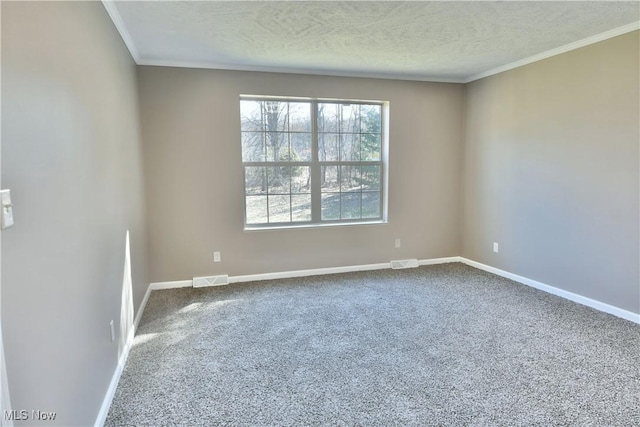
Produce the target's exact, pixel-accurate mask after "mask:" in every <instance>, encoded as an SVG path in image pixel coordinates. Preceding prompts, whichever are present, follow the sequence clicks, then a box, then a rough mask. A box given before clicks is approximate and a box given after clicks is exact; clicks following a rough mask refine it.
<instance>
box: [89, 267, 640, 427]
mask: <svg viewBox="0 0 640 427" xmlns="http://www.w3.org/2000/svg"><path fill="white" fill-rule="evenodd" d="M453 262H462V263H464V264H467V265H469V266H471V267H474V268H478V269H480V270H484V271H487V272H489V273H493V274H496V275H498V276H502V277H505V278H507V279H511V280H513V281H515V282H518V283H521V284H523V285H527V286H531V287H533V288H536V289H540V290H542V291H544V292H547V293H550V294H553V295H557V296H559V297H562V298H565V299H568V300H570V301H573V302H576V303H578V304H582V305H586V306H588V307H591V308H594V309H596V310H599V311H603V312H605V313H609V314H613V315H614V316H617V317H620V318H622V319H626V320H629V321H631V322H634V323H638V324H640V314H637V313H633V312H631V311H627V310H624V309H621V308H618V307H614V306H612V305H609V304H605V303H603V302H600V301H596V300H594V299H591V298H587V297H584V296H582V295H578V294H574V293H573V292H569V291H565V290H563V289H559V288H556V287H554V286H550V285H547V284H545V283H542V282H538V281H536V280H533V279H529V278H526V277H523V276H519V275H517V274H513V273H509V272H508V271H504V270H500V269H498V268H495V267H491V266H489V265H486V264H482V263H479V262H477V261H472V260H470V259H467V258H464V257H460V256H454V257H446V258H432V259H424V260H419V261H418V264H419V265H421V266H422V265H436V264H446V263H453ZM390 268H391V263H387V262H385V263H379V264H365V265H352V266H344V267H328V268H316V269H309V270H294V271H281V272H276V273H262V274H249V275H244V276H230V277H229V283H241V282H252V281H259V280H274V279H289V278H294V277H307V276H318V275H324V274H337V273H350V272H356V271H371V270H384V269H390ZM192 284H193V282H192V280H178V281H172V282H156V283H151V284H149V286H148V288H147V291H146V292H145V295H144V298H143V300H142V303H141V304H140V308H139V309H138V313H137V314H136V318H135V321H134V328H133V331H132V333H131V334H130V336H129V338H128V339H127V345H126V346H125V349H124V351H123V352H122V354H121V355H120V358H119V360H118V366H117V367H116V370H115V372H114V373H113V378H112V379H111V383H110V384H109V389H108V390H107V393H106V395H105V399H104V402H103V404H102V407H101V408H100V412H99V413H98V417H97V419H96V423H95V425H96V426H102V425H103V424H104V422H105V420H106V418H107V414H108V413H109V407H110V406H111V401H112V400H113V396H114V394H115V392H116V388H117V386H118V381H119V380H120V375H122V370H123V369H124V365H125V363H126V361H127V356H128V355H129V350H130V349H131V344H132V343H133V336H134V334H135V331H136V330H137V328H138V324H139V323H140V318H141V317H142V313H143V312H144V308H145V307H146V305H147V301H148V300H149V295H150V294H151V291H152V290H161V289H175V288H188V287H191V286H192Z"/></svg>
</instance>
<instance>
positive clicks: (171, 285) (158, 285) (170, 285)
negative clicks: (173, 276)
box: [149, 280, 193, 291]
mask: <svg viewBox="0 0 640 427" xmlns="http://www.w3.org/2000/svg"><path fill="white" fill-rule="evenodd" d="M191 286H193V280H176V281H173V282H155V283H151V284H150V285H149V289H150V290H152V291H157V290H160V289H176V288H190V287H191Z"/></svg>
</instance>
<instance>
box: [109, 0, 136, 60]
mask: <svg viewBox="0 0 640 427" xmlns="http://www.w3.org/2000/svg"><path fill="white" fill-rule="evenodd" d="M101 1H102V5H103V6H104V8H105V10H106V11H107V14H108V15H109V17H110V18H111V21H112V22H113V25H115V27H116V29H117V30H118V33H120V37H121V38H122V41H123V42H124V44H125V45H126V46H127V49H129V53H130V54H131V57H132V58H133V60H134V62H135V63H136V64H139V63H140V54H139V53H138V49H137V48H136V45H135V44H134V43H133V39H132V38H131V34H129V31H128V30H127V27H126V25H125V24H124V21H123V20H122V17H121V16H120V12H118V8H117V7H116V5H115V3H114V2H113V0H101Z"/></svg>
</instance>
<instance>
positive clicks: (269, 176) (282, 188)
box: [240, 99, 384, 225]
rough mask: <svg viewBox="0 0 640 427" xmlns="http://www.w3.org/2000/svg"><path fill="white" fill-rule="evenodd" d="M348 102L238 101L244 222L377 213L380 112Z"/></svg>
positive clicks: (372, 215)
mask: <svg viewBox="0 0 640 427" xmlns="http://www.w3.org/2000/svg"><path fill="white" fill-rule="evenodd" d="M348 102H350V101H346V102H345V101H312V100H309V101H307V100H286V99H254V100H249V99H241V100H240V116H241V117H240V119H241V144H242V147H241V148H242V161H243V162H244V164H245V165H244V177H245V180H244V186H245V208H246V223H247V225H251V224H257V225H260V224H276V223H277V224H286V223H291V222H297V223H302V222H312V221H313V220H312V218H316V217H315V215H319V216H320V218H319V219H317V220H318V221H349V220H359V219H363V218H368V219H379V218H381V217H382V207H381V205H380V203H381V200H382V195H383V194H382V170H383V166H384V165H383V164H382V161H381V158H382V148H383V147H382V132H381V129H382V126H383V125H384V123H382V111H383V109H382V106H381V105H375V104H372V105H367V104H361V103H359V102H358V101H353V102H354V103H353V104H351V103H348ZM316 107H317V110H316V111H314V108H316ZM312 118H315V119H316V120H317V122H316V123H312V122H311V120H312ZM314 131H315V132H317V133H316V134H314V133H313V132H314ZM316 143H317V146H316V145H315V144H316ZM313 147H316V149H317V153H313V151H312V150H313ZM264 162H271V163H270V164H264ZM249 164H252V165H251V166H250V165H249ZM260 164H262V165H260ZM259 165H260V166H259ZM316 168H318V169H316ZM312 171H314V175H313V178H314V179H315V178H316V175H315V173H318V174H319V175H318V179H319V181H320V182H319V183H315V184H314V187H312V186H311V178H312V177H311V172H312ZM315 185H318V187H315ZM317 190H319V192H320V194H319V195H318V194H316V193H313V194H312V192H313V191H317ZM316 197H319V199H316ZM315 200H318V201H319V204H320V206H315V205H314V206H312V201H315Z"/></svg>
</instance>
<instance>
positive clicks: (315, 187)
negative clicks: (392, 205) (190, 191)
mask: <svg viewBox="0 0 640 427" xmlns="http://www.w3.org/2000/svg"><path fill="white" fill-rule="evenodd" d="M245 100H246V101H278V102H284V103H286V104H287V117H286V119H285V122H286V125H287V131H286V132H284V133H286V134H287V141H288V150H289V151H288V152H289V156H291V153H292V142H291V135H292V134H296V133H297V134H307V135H308V134H309V133H310V134H311V161H303V162H300V161H265V162H261V161H258V162H244V161H243V166H244V167H243V173H245V174H246V169H245V167H247V166H261V167H268V166H272V167H282V166H290V167H294V166H307V167H309V175H310V177H309V179H310V189H309V192H308V193H293V192H292V191H291V190H292V189H291V175H290V177H289V178H290V182H289V188H290V192H289V193H288V194H287V195H288V196H289V218H290V221H287V222H270V212H269V208H270V204H269V199H268V196H269V193H268V187H269V185H268V183H267V195H266V197H267V222H261V223H249V222H247V219H248V217H247V197H248V196H252V195H248V194H247V193H246V187H245V202H244V207H245V225H247V226H257V227H260V226H268V227H272V226H288V225H292V224H294V225H322V224H341V223H359V222H363V223H371V222H372V221H373V222H377V221H380V220H383V219H384V216H385V209H384V200H385V187H386V186H385V184H384V183H385V173H386V168H385V164H384V162H383V151H384V150H385V147H384V142H385V141H384V138H383V135H384V133H385V130H384V129H385V126H386V122H385V111H384V103H383V102H380V101H350V100H349V101H343V100H334V99H316V100H309V99H302V98H288V97H282V98H278V97H268V98H267V97H264V98H263V97H247V96H241V101H245ZM291 103H301V104H304V103H308V104H309V106H310V109H311V111H310V115H311V118H310V121H311V132H302V131H291V120H290V116H289V114H290V104H291ZM319 103H328V104H334V105H339V106H342V105H349V104H350V105H358V106H363V105H364V106H375V107H377V109H378V113H379V119H378V120H379V132H363V131H362V115H361V113H360V114H358V115H357V120H358V126H357V127H358V129H359V131H358V132H347V131H343V129H342V123H343V120H342V112H343V109H342V108H339V109H338V111H339V115H340V119H339V120H338V123H337V126H338V129H337V132H320V131H318V104H319ZM263 113H264V110H263ZM241 132H247V131H244V130H242V129H241ZM262 132H263V133H264V134H265V139H266V133H267V132H273V131H267V130H264V131H262ZM323 133H324V134H330V133H334V134H336V135H338V136H337V153H338V160H334V161H320V159H319V144H318V136H319V135H320V134H323ZM343 134H345V135H359V137H360V138H359V140H358V143H359V158H360V160H358V161H353V160H342V159H341V158H342V152H343V150H342V145H341V144H340V136H341V135H343ZM362 135H372V136H377V139H378V144H377V145H378V147H377V148H378V149H377V156H378V159H377V160H363V157H364V156H363V149H362ZM264 149H265V159H266V158H267V157H268V156H267V144H266V140H265V142H264ZM274 158H275V157H274ZM322 166H338V171H341V169H342V168H341V167H342V166H358V167H360V169H361V170H362V167H364V166H377V169H378V175H379V182H378V186H379V189H378V190H370V191H365V190H364V189H363V187H362V182H361V184H360V189H359V190H358V191H353V192H343V191H339V192H338V193H337V194H338V195H339V199H338V200H339V203H340V204H339V210H338V212H339V214H340V218H339V219H335V220H328V219H322V195H323V194H336V193H334V192H322V190H321V182H320V179H319V176H320V170H321V167H322ZM360 179H361V180H362V174H361V176H360ZM245 184H246V178H245ZM342 194H352V195H353V194H357V195H358V198H359V208H360V209H359V217H358V218H348V219H347V218H343V213H342ZM302 195H310V198H311V220H310V221H294V220H293V215H294V212H293V196H302ZM365 195H377V196H378V206H377V216H375V217H369V216H367V217H363V215H364V213H363V210H362V209H363V199H364V196H365Z"/></svg>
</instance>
